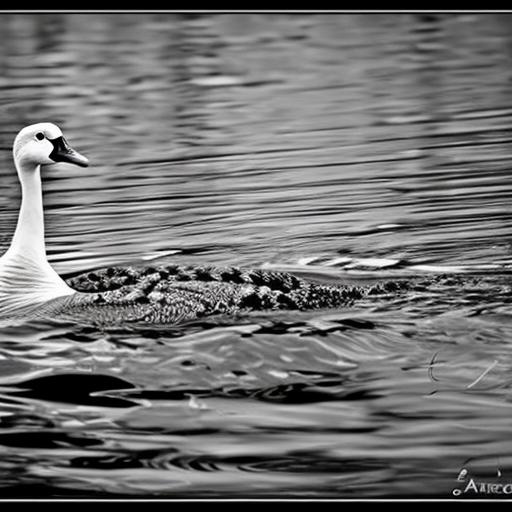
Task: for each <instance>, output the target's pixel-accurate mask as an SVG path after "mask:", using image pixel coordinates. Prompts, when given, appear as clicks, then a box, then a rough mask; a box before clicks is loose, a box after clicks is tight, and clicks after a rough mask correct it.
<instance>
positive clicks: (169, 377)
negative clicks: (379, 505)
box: [0, 13, 512, 498]
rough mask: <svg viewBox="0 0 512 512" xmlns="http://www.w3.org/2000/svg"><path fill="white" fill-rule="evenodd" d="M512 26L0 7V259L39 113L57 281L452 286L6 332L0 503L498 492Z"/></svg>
mask: <svg viewBox="0 0 512 512" xmlns="http://www.w3.org/2000/svg"><path fill="white" fill-rule="evenodd" d="M511 16H512V15H510V14H471V13H469V14H451V15H450V14H382V15H378V14H366V15H363V14H361V15H355V14H329V15H319V14H317V15H315V14H243V15H241V14H238V15H237V14H231V15H228V14H224V15H220V14H206V13H205V14H197V15H185V14H182V15H180V14H116V15H108V14H89V15H88V14H59V13H56V14H1V15H0V35H1V40H2V44H1V45H0V180H1V182H0V183H1V196H0V252H3V250H4V249H6V248H7V246H8V244H9V242H10V239H11V236H12V233H13V231H14V227H15V224H16V219H17V213H18V208H19V200H20V190H19V185H18V181H17V176H16V172H15V170H14V165H13V162H12V154H11V147H12V141H13V139H14V137H15V135H16V133H17V132H18V131H19V130H20V129H21V128H22V127H23V126H25V125H28V124H32V123H35V122H39V121H50V122H54V123H56V124H58V125H59V126H60V127H61V128H62V130H63V132H64V134H65V136H66V138H67V139H68V141H69V143H70V144H71V145H72V146H73V147H74V148H76V149H77V150H78V151H80V152H81V153H82V154H84V155H86V156H87V157H88V158H89V159H90V162H91V166H90V167H89V168H87V169H79V168H76V167H71V166H66V165H58V166H55V168H54V169H49V170H47V171H45V173H44V175H43V188H44V203H45V216H46V217H45V219H46V243H47V248H48V255H49V259H50V261H51V263H52V265H53V266H54V268H55V269H56V270H57V271H58V272H59V273H60V274H61V275H63V276H70V275H72V274H74V273H77V272H81V271H89V270H92V269H96V268H99V267H103V266H109V265H114V264H116V265H117V264H119V265H120V264H134V263H135V264H145V265H149V264H160V263H162V262H174V261H175V262H178V263H184V262H186V263H191V264H196V263H197V264H203V263H209V264H214V265H242V266H249V267H261V266H264V265H267V266H268V265H272V266H274V267H275V268H279V267H282V268H284V269H286V268H291V269H295V270H296V271H297V272H301V273H302V274H303V275H308V274H310V275H315V276H316V277H317V278H320V277H321V278H322V279H324V280H326V281H331V282H333V281H334V282H336V281H339V280H344V281H350V282H360V281H368V280H370V281H375V280H378V279H380V278H382V277H386V278H389V277H401V278H403V277H405V278H408V277H409V276H413V275H414V276H417V275H425V276H430V275H432V273H433V272H434V273H435V272H441V273H449V274H452V273H453V274H454V275H455V276H456V277H455V278H454V281H453V285H452V286H445V287H444V288H443V289H441V290H437V291H436V290H434V291H430V292H429V293H424V292H422V291H421V290H419V291H418V296H417V297H416V296H415V295H414V294H412V295H409V296H408V297H407V300H402V299H400V298H397V299H396V300H387V301H382V302H380V303H379V301H377V302H373V303H371V304H365V303H362V304H354V305H353V306H350V307H347V308H344V309H341V310H337V311H328V312H326V311H322V312H309V313H299V312H289V313H286V312H284V313H283V312H281V313H279V315H277V314H273V315H266V316H265V315H261V316H259V317H257V318H256V317H254V318H252V317H251V318H248V319H232V320H231V321H226V322H224V323H223V324H221V325H212V324H211V323H207V322H204V323H198V324H195V325H193V326H188V327H186V328H185V327H183V328H182V327H178V326H177V327H169V328H152V329H150V328H148V329H143V330H140V329H139V330H137V329H125V330H123V329H118V330H116V329H94V328H91V327H89V326H82V325H62V324H55V325H53V324H51V322H50V323H41V322H39V323H38V322H29V323H27V324H26V325H24V326H20V327H12V328H2V329H0V454H1V455H0V498H9V497H36V498H38V497H46V498H48V497H50V498H56V497H57V498H58V497H90V498H101V497H106V498H111V497H128V498H129V497H143V498H155V497H160V498H162V497H163V498H177V497H185V498H186V497H190V498H201V497H210V498H212V497H228V498H229V497H230V498H244V497H253V498H256V497H278V498H297V497H299V498H300V497H302V498H317V497H327V498H390V497H398V498H401V497H402V498H403V497H409V498H410V497H429V498H450V497H452V496H453V495H452V491H453V490H454V489H456V488H460V489H462V488H463V487H464V486H463V485H462V484H461V483H460V482H457V476H458V475H459V472H460V471H461V469H462V468H466V469H467V470H468V472H469V474H470V475H471V476H473V477H474V478H475V479H477V480H480V481H492V482H496V483H499V482H501V483H507V482H512V441H511V434H510V432H511V427H512V422H511V418H512V414H511V413H512V405H511V399H512V395H511V391H510V389H511V384H512V377H511V375H512V372H511V370H512V358H511V356H512V349H511V347H512V345H511V340H512V337H511V334H512V315H511V310H510V301H511V298H512V295H511V294H510V292H509V289H508V288H507V282H508V279H507V273H508V272H509V269H510V265H511V263H512V251H511V245H510V244H511V235H512V226H511V221H512V205H511V198H512V153H511V145H510V134H511V130H512V67H511V63H512V17H511ZM462 271H464V272H478V273H480V274H485V276H486V279H487V280H488V290H490V291H486V288H485V287H483V288H482V287H481V286H480V287H479V288H478V290H476V291H474V292H472V291H471V289H468V287H467V285H466V284H461V283H463V281H461V280H460V276H461V275H464V274H461V272H462ZM27 382H28V384H27ZM127 386H129V387H130V389H129V391H124V392H121V391H115V390H117V389H119V388H122V387H127ZM19 388H24V389H28V391H25V392H21V391H19ZM462 497H469V498H474V497H489V496H476V495H475V494H471V493H469V494H466V495H465V496H464V495H463V496H462Z"/></svg>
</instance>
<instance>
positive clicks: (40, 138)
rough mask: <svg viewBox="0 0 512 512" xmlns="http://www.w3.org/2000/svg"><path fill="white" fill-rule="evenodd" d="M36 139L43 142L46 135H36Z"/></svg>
mask: <svg viewBox="0 0 512 512" xmlns="http://www.w3.org/2000/svg"><path fill="white" fill-rule="evenodd" d="M36 139H37V140H43V139H44V133H43V132H39V133H36Z"/></svg>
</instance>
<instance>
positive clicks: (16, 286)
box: [0, 162, 74, 316]
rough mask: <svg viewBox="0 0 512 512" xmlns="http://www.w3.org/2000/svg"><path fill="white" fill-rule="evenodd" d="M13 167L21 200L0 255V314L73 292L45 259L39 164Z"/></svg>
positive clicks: (36, 304)
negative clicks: (13, 228) (10, 235)
mask: <svg viewBox="0 0 512 512" xmlns="http://www.w3.org/2000/svg"><path fill="white" fill-rule="evenodd" d="M16 168H17V170H18V174H19V177H20V181H21V190H22V199H21V208H20V214H19V217H18V224H17V226H16V231H15V232H14V236H13V239H12V242H11V245H10V247H9V249H8V250H7V252H6V253H5V254H4V255H3V256H2V258H0V316H1V315H2V314H6V313H12V312H13V311H17V310H18V309H20V308H24V307H28V306H38V305H40V304H41V303H43V302H47V301H48V300H51V299H53V298H55V297H60V296H63V295H70V294H72V293H74V290H72V289H71V288H69V287H68V285H67V284H66V283H65V282H64V281H63V280H62V279H61V278H60V277H59V275H58V274H57V273H56V272H55V270H53V268H52V267H51V266H50V264H49V263H48V260H47V258H46V250H45V243H44V216H43V196H42V189H41V175H40V166H39V165H37V166H36V165H32V166H31V165H30V164H26V163H23V164H20V163H18V162H16Z"/></svg>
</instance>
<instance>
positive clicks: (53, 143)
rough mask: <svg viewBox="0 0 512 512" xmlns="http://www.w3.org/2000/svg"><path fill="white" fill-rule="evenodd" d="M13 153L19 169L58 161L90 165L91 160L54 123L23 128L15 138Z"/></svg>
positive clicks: (81, 165)
mask: <svg viewBox="0 0 512 512" xmlns="http://www.w3.org/2000/svg"><path fill="white" fill-rule="evenodd" d="M13 155H14V161H15V162H16V167H17V169H18V171H20V169H23V168H27V167H28V168H34V167H37V166H39V165H50V164H54V163H57V162H68V163H70V164H75V165H79V166H80V167H87V166H88V165H89V160H87V158H85V156H83V155H81V154H80V153H78V152H77V151H75V150H74V149H73V148H71V146H69V144H68V143H67V141H66V139H65V138H64V136H63V135H62V131H61V130H60V128H59V127H58V126H56V125H54V124H53V123H37V124H32V125H30V126H26V127H25V128H23V129H22V130H21V131H20V132H19V133H18V135H17V136H16V139H15V140H14V145H13Z"/></svg>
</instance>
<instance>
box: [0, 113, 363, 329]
mask: <svg viewBox="0 0 512 512" xmlns="http://www.w3.org/2000/svg"><path fill="white" fill-rule="evenodd" d="M13 156H14V163H15V167H16V171H17V173H18V177H19V181H20V183H21V189H22V200H21V208H20V212H19V218H18V223H17V226H16V230H15V233H14V236H13V238H12V242H11V245H10V246H9V248H8V250H7V252H6V253H5V254H4V255H3V256H2V257H1V258H0V319H2V320H5V319H10V320H13V319H23V318H27V317H32V316H41V315H44V316H51V317H59V318H60V317H63V318H87V319H97V320H98V322H99V323H118V322H149V323H159V324H175V323H178V322H182V321H186V320H194V319H197V318H201V317H205V316H209V315H215V314H233V313H239V312H244V311H251V310H252V311H254V310H257V311H262V310H275V309H300V310H306V309H313V308H332V307H337V306H341V305H346V304H347V303H349V302H351V301H353V300H354V299H357V298H361V297H362V296H363V295H364V294H365V293H366V292H364V291H362V290H361V289H360V288H358V287H348V286H327V285H323V284H318V283H314V282H309V281H306V280H304V279H301V278H299V277H296V276H294V275H292V274H290V273H285V272H274V271H265V270H260V269H255V270H251V269H242V268H234V267H229V268H219V267H205V266H201V267H193V266H180V265H166V266H160V267H145V268H138V267H109V268H105V269H101V270H98V271H94V272H87V273H84V274H82V275H78V276H76V277H73V278H72V279H69V280H68V281H67V282H66V281H64V280H63V279H62V278H61V277H60V276H59V275H58V274H57V272H55V270H54V269H53V268H52V267H51V266H50V264H49V262H48V259H47V256H46V249H45V239H44V219H43V198H42V189H41V173H44V171H45V170H46V166H48V165H52V164H54V163H56V162H67V163H69V164H73V165H78V166H81V167H87V166H88V164H89V162H88V160H87V158H86V157H84V156H82V155H81V154H80V153H78V152H77V151H75V150H74V149H72V148H71V147H70V145H69V144H68V142H67V141H66V139H65V138H64V136H63V134H62V132H61V130H60V129H59V128H58V127H57V126H56V125H55V124H52V123H38V124H33V125H30V126H27V127H25V128H23V129H22V130H21V131H20V132H19V134H18V135H17V136H16V138H15V141H14V146H13Z"/></svg>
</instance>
